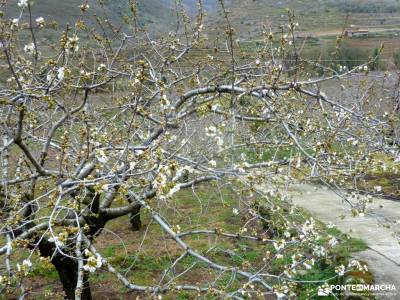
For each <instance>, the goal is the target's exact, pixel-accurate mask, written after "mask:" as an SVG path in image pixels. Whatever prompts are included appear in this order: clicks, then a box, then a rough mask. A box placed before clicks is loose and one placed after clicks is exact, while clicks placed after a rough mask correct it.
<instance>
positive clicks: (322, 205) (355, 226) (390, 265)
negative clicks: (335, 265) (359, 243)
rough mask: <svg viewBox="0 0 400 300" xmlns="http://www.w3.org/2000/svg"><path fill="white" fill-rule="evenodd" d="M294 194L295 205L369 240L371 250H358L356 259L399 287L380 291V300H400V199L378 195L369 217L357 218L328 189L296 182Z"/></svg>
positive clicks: (377, 276)
mask: <svg viewBox="0 0 400 300" xmlns="http://www.w3.org/2000/svg"><path fill="white" fill-rule="evenodd" d="M290 195H291V196H292V197H293V203H294V204H296V205H297V206H299V207H303V208H305V209H307V210H308V211H310V213H311V214H312V215H313V216H315V218H316V219H319V220H321V221H323V222H325V223H328V222H332V223H333V224H335V225H336V227H337V228H338V229H340V230H341V231H342V232H344V233H348V234H349V235H350V236H352V237H354V238H359V239H361V240H363V241H365V242H366V243H367V245H368V250H366V251H363V252H359V253H356V255H355V258H357V259H359V260H363V261H365V262H367V263H368V265H369V268H370V270H371V271H372V273H373V274H374V276H375V282H376V284H394V285H395V286H396V289H397V295H386V296H385V295H379V294H377V299H385V300H386V299H390V300H395V299H400V244H399V241H400V201H391V200H385V199H379V198H375V199H374V200H373V203H372V204H371V205H370V207H369V208H368V210H367V212H366V214H365V216H363V217H355V218H353V217H351V215H350V213H349V211H350V208H349V205H348V204H346V203H343V201H342V198H340V197H339V196H338V195H337V194H336V193H334V192H333V191H331V190H329V189H328V188H324V187H315V186H312V185H303V184H302V185H294V186H293V187H292V188H291V189H290ZM342 216H345V218H344V219H343V218H342Z"/></svg>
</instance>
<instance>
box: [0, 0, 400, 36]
mask: <svg viewBox="0 0 400 300" xmlns="http://www.w3.org/2000/svg"><path fill="white" fill-rule="evenodd" d="M17 2H18V0H9V1H8V4H7V5H6V8H5V9H3V10H5V11H6V14H7V15H9V16H14V17H15V16H16V15H17V14H18V11H19V9H18V7H17ZM32 2H33V3H34V4H33V6H32V11H33V15H34V16H35V17H38V16H42V17H44V18H45V19H54V20H56V21H57V22H59V23H60V24H61V26H65V24H67V23H71V22H73V21H74V20H76V19H77V18H78V17H79V16H80V9H79V5H81V4H82V3H84V2H85V1H84V0H34V1H32ZM87 2H88V3H89V5H90V9H89V11H88V13H90V14H92V15H93V14H95V15H96V16H98V17H99V18H100V19H102V20H104V19H108V20H110V21H112V23H114V24H116V25H123V24H124V23H123V18H122V17H123V16H126V15H128V16H129V15H130V14H131V12H130V9H129V0H101V1H99V0H89V1H87ZM100 2H102V3H104V6H102V5H101V4H100ZM197 2H198V1H197V0H182V3H183V5H184V6H185V8H186V10H187V12H188V13H189V14H190V15H191V16H193V15H195V13H196V12H197ZM202 2H203V4H204V8H205V10H206V12H207V16H208V18H207V25H208V28H209V29H210V30H211V31H212V30H213V29H214V30H216V29H219V28H221V26H224V24H225V20H224V18H223V17H222V15H221V8H220V3H219V0H203V1H202ZM137 3H138V21H139V22H138V23H139V25H141V26H147V27H148V28H149V30H150V31H152V32H158V33H162V32H165V31H168V30H170V29H172V28H174V26H175V24H176V13H175V12H174V6H175V0H137ZM225 4H226V8H227V9H228V11H229V18H230V21H231V23H232V25H233V26H234V27H235V29H236V32H237V36H238V37H240V38H252V37H259V36H260V35H261V31H262V30H261V29H262V26H263V25H264V26H266V28H270V27H271V28H273V29H275V30H276V29H278V27H279V26H280V25H285V24H286V22H287V12H286V8H290V9H292V10H294V11H295V14H296V20H297V22H299V24H300V30H301V31H316V30H327V29H332V28H335V29H337V28H341V27H343V26H344V25H345V20H346V16H347V15H348V14H349V15H350V17H349V18H348V20H347V21H348V23H349V24H357V25H364V26H374V25H381V26H385V25H391V24H392V23H393V26H394V25H396V24H397V23H400V17H399V11H400V9H399V8H400V4H399V0H363V1H360V0H225ZM396 22H397V23H396ZM397 25H398V24H397Z"/></svg>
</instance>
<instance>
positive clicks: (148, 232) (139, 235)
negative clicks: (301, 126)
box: [0, 187, 373, 299]
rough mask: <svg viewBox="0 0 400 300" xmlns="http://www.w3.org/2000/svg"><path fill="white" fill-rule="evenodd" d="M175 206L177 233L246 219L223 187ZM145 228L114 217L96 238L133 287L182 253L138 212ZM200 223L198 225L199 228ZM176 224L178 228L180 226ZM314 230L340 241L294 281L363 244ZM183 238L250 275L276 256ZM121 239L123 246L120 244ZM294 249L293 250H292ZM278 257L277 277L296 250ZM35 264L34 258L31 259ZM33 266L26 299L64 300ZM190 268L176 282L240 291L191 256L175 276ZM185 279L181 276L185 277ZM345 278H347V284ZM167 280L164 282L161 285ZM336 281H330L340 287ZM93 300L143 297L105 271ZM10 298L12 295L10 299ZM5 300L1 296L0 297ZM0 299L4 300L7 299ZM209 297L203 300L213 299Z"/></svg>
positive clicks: (170, 209) (45, 268)
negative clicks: (134, 228) (135, 227)
mask: <svg viewBox="0 0 400 300" xmlns="http://www.w3.org/2000/svg"><path fill="white" fill-rule="evenodd" d="M173 202H174V203H168V204H163V205H162V206H163V207H160V209H162V210H163V211H164V212H165V215H166V217H167V218H168V220H170V221H171V222H173V223H172V224H171V225H173V227H174V229H175V230H176V231H179V230H180V231H181V232H183V231H186V230H191V229H217V230H222V231H223V232H230V233H238V232H239V230H240V229H241V228H242V226H243V224H244V222H245V218H244V217H243V216H242V217H241V216H237V215H234V214H233V213H232V209H233V208H238V209H239V210H240V208H241V206H242V205H243V204H244V203H243V202H241V201H239V199H238V197H236V196H235V195H234V194H233V193H232V192H231V191H229V190H227V189H222V190H221V191H219V192H218V193H216V189H215V188H210V187H207V188H206V187H203V188H202V189H201V190H200V191H198V192H197V193H196V194H193V193H192V192H191V191H181V192H179V193H178V194H177V196H176V198H175V199H174V200H173ZM307 217H309V215H308V213H307V212H304V211H302V210H299V211H298V212H297V214H295V218H304V219H305V218H307ZM142 222H143V224H144V226H143V228H142V229H141V230H140V231H139V232H132V231H131V230H130V229H129V226H128V224H129V223H128V220H127V219H126V218H122V219H118V220H116V221H114V222H111V223H109V224H108V226H107V228H106V229H107V230H106V231H105V232H103V234H102V235H101V236H100V237H99V238H98V239H97V242H96V247H97V248H98V249H99V251H100V252H101V253H102V255H103V256H104V257H105V258H107V259H108V260H109V261H110V262H111V263H112V264H113V265H114V266H116V268H117V269H118V270H119V271H120V272H122V273H126V274H128V277H129V279H131V280H132V281H133V282H134V283H136V284H143V285H156V284H158V283H159V281H160V279H161V278H162V275H163V273H164V270H165V269H166V268H167V267H168V266H169V265H170V264H171V263H172V262H173V261H174V260H175V259H176V258H177V257H179V255H180V254H181V253H182V252H181V249H180V248H179V247H178V246H177V245H176V244H175V243H174V242H173V241H172V240H171V239H169V238H168V237H167V236H165V235H164V234H163V232H162V230H161V229H160V227H159V226H158V225H156V224H154V223H151V221H150V218H149V216H148V214H147V213H146V212H145V213H143V214H142ZM200 224H201V226H200ZM178 226H179V227H178ZM257 226H258V225H257V224H251V225H249V226H248V233H249V234H251V233H256V232H257V231H259V230H260V228H259V227H257ZM318 226H319V227H320V228H322V229H323V232H324V237H323V238H322V239H321V240H320V243H321V244H324V243H325V242H326V241H327V240H328V236H329V235H332V236H335V237H336V238H337V239H338V240H340V241H341V243H340V244H339V246H337V247H335V248H334V250H333V251H332V252H331V253H330V254H329V259H328V260H324V261H321V262H319V263H317V264H316V265H315V266H314V268H313V269H312V271H311V272H310V273H308V274H306V275H304V274H303V275H297V276H298V277H297V278H296V279H298V280H305V281H313V280H323V279H326V278H329V277H332V276H334V275H335V272H334V269H333V267H331V265H330V261H333V262H335V263H344V264H345V263H347V261H348V259H349V258H350V257H351V254H352V253H353V252H355V251H361V250H364V249H365V248H366V245H365V244H364V243H363V242H361V241H359V240H354V239H350V238H348V237H347V236H346V235H344V234H342V233H341V232H340V231H338V230H337V229H335V228H326V227H325V226H324V225H323V224H322V223H319V224H318ZM185 240H186V241H187V242H188V243H189V245H190V246H191V247H193V248H196V249H198V250H199V251H200V252H201V253H202V254H204V255H206V256H207V257H209V258H210V259H212V260H214V261H216V262H219V263H221V264H229V265H232V266H237V267H240V268H242V269H246V270H249V271H257V270H258V268H259V267H260V266H261V265H264V264H265V262H263V259H264V258H265V257H266V252H267V251H271V253H274V251H275V250H274V248H273V247H272V245H271V244H265V243H260V242H254V241H248V240H241V239H227V238H223V237H216V236H207V235H199V236H196V237H186V238H185ZM122 241H123V242H122ZM291 251H293V252H291ZM291 251H289V252H288V253H287V254H285V255H284V257H283V258H282V259H272V260H271V261H269V263H268V268H267V269H268V271H269V272H271V273H274V274H280V272H281V271H282V267H283V266H284V265H285V264H287V263H289V262H290V257H291V255H292V254H293V253H295V252H296V251H298V249H292V250H291ZM35 259H36V260H38V258H37V257H35ZM34 266H35V268H34V269H33V271H32V272H31V275H30V276H29V277H28V278H27V279H26V281H27V282H26V283H27V286H31V291H30V294H29V297H27V298H28V299H62V290H61V286H60V284H59V282H58V278H57V273H56V271H55V269H54V268H53V267H52V266H51V264H49V263H48V262H46V261H40V262H38V264H34ZM188 267H190V268H189V271H188V272H187V273H186V274H185V275H184V276H182V278H178V279H177V280H175V282H176V283H183V282H186V283H187V282H188V281H189V282H191V283H192V284H199V285H201V284H207V282H210V281H211V282H214V283H215V285H216V287H218V288H220V289H225V290H235V289H237V288H238V287H240V285H241V282H240V281H239V280H237V279H233V280H232V277H231V274H224V275H222V276H218V274H216V272H214V271H210V269H208V268H205V266H204V265H203V264H202V263H198V262H197V261H195V260H194V259H193V258H192V257H186V258H184V259H183V260H182V261H181V262H180V263H179V264H178V265H177V266H176V268H175V270H174V272H175V273H176V274H178V273H180V272H182V271H184V270H185V269H187V268H188ZM183 277H184V278H183ZM346 278H347V279H348V278H353V279H356V280H365V281H366V282H371V281H372V280H373V278H372V276H371V274H369V273H366V274H350V275H349V276H347V277H346ZM347 279H345V280H347ZM164 282H165V281H164ZM338 282H339V281H338V280H337V279H335V280H333V281H332V282H330V283H332V284H333V283H338ZM91 284H92V289H93V293H94V299H135V298H136V296H140V299H143V297H144V298H146V296H145V295H143V294H136V293H130V292H127V291H126V290H125V289H124V288H121V285H120V284H119V282H117V280H116V279H115V278H114V277H112V276H111V275H109V274H108V273H106V272H104V271H100V272H99V273H97V274H96V275H94V276H92V278H91ZM317 286H318V284H315V283H309V284H305V285H302V286H300V285H299V286H298V287H297V293H298V298H299V299H310V297H311V295H313V294H315V289H316V287H317ZM9 296H10V295H9ZM195 296H196V295H194V294H189V293H186V292H181V293H178V294H175V293H169V294H167V295H165V296H164V299H194V298H196V297H195ZM2 297H3V298H2ZM2 297H1V296H0V299H7V296H2ZM217 298H218V297H211V298H210V297H208V298H207V299H217Z"/></svg>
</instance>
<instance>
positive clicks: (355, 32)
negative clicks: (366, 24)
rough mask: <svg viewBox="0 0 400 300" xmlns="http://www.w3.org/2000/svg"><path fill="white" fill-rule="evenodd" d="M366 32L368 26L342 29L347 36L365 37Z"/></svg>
mask: <svg viewBox="0 0 400 300" xmlns="http://www.w3.org/2000/svg"><path fill="white" fill-rule="evenodd" d="M368 34H369V29H368V28H349V29H346V30H345V31H344V35H345V36H347V37H367V36H368Z"/></svg>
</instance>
